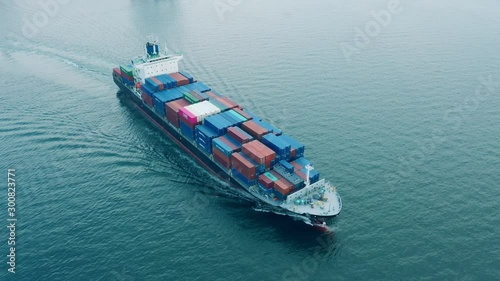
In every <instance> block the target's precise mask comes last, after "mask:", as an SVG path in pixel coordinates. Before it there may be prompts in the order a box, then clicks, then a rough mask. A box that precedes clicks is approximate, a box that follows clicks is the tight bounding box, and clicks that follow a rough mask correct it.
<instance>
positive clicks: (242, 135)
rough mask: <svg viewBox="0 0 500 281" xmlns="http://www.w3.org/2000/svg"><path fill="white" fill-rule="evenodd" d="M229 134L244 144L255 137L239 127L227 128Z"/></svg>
mask: <svg viewBox="0 0 500 281" xmlns="http://www.w3.org/2000/svg"><path fill="white" fill-rule="evenodd" d="M227 134H228V135H229V136H230V137H232V138H233V139H234V140H235V141H237V142H239V143H241V144H244V143H247V142H249V141H252V140H253V137H252V136H251V135H249V134H248V133H247V132H245V131H243V130H242V129H241V128H239V127H229V128H227Z"/></svg>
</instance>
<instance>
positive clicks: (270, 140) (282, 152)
mask: <svg viewBox="0 0 500 281" xmlns="http://www.w3.org/2000/svg"><path fill="white" fill-rule="evenodd" d="M262 143H263V144H265V145H266V146H267V147H269V148H270V149H272V150H274V152H276V158H277V159H279V160H288V159H290V148H291V146H290V145H289V144H287V143H285V142H283V141H281V140H280V139H279V138H278V137H277V136H275V135H273V134H267V135H264V136H263V137H262Z"/></svg>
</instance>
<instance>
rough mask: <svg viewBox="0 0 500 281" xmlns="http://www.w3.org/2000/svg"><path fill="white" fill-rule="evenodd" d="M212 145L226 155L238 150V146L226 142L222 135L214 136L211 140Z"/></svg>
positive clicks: (228, 155)
mask: <svg viewBox="0 0 500 281" xmlns="http://www.w3.org/2000/svg"><path fill="white" fill-rule="evenodd" d="M212 147H213V148H217V149H218V150H219V151H221V152H222V153H223V154H224V155H225V156H227V157H230V156H231V154H232V153H234V152H236V151H239V148H238V147H235V146H233V145H231V144H228V143H227V141H225V140H224V138H223V137H218V138H214V139H213V140H212Z"/></svg>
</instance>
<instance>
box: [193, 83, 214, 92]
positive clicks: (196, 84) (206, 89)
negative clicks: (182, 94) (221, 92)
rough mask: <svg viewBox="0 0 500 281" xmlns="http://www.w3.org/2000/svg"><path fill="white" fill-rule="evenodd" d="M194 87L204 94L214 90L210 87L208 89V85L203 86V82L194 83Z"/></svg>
mask: <svg viewBox="0 0 500 281" xmlns="http://www.w3.org/2000/svg"><path fill="white" fill-rule="evenodd" d="M193 86H195V87H196V88H197V89H198V90H200V92H202V93H205V92H208V91H210V90H212V89H210V87H208V86H207V85H205V84H203V83H202V82H201V81H198V82H195V83H193Z"/></svg>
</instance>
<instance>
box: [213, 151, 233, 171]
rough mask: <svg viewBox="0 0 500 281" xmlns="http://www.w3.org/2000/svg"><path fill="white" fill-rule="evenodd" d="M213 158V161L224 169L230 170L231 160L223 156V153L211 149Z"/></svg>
mask: <svg viewBox="0 0 500 281" xmlns="http://www.w3.org/2000/svg"><path fill="white" fill-rule="evenodd" d="M213 156H214V160H215V161H217V162H218V163H219V164H221V165H222V166H223V167H224V168H226V169H230V168H231V158H230V157H227V156H226V155H224V153H222V152H221V151H220V150H218V149H217V148H213Z"/></svg>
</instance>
